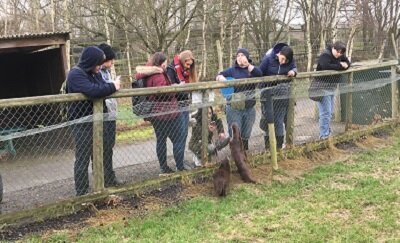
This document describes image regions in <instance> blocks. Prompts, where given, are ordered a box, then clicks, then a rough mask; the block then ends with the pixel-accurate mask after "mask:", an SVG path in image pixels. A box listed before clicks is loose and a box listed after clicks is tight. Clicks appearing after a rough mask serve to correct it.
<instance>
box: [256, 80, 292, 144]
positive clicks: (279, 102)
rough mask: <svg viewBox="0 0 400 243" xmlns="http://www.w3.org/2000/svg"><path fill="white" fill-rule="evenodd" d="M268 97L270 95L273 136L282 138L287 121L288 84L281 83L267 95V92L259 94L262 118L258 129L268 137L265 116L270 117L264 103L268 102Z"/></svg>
mask: <svg viewBox="0 0 400 243" xmlns="http://www.w3.org/2000/svg"><path fill="white" fill-rule="evenodd" d="M268 95H272V97H270V99H272V105H273V113H274V125H275V136H277V137H278V136H284V135H285V127H284V125H283V124H286V120H287V110H288V107H289V99H288V95H289V84H287V83H282V84H278V85H276V86H275V87H273V88H272V90H271V93H270V94H268V92H267V90H265V91H263V92H262V93H261V111H262V116H263V117H262V118H261V120H260V128H261V129H262V130H264V131H265V132H266V133H267V136H268V124H267V123H266V119H265V118H267V116H270V115H271V114H269V113H271V111H268V110H267V105H266V102H270V101H269V100H270V99H268V98H267V96H268Z"/></svg>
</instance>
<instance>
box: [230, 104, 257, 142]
mask: <svg viewBox="0 0 400 243" xmlns="http://www.w3.org/2000/svg"><path fill="white" fill-rule="evenodd" d="M225 111H226V120H227V122H228V130H229V136H231V137H232V128H231V126H232V124H233V123H237V124H238V126H239V129H240V135H241V137H242V139H245V140H248V139H249V138H250V136H251V130H252V129H253V125H254V121H255V120H256V109H255V108H254V107H251V108H246V109H244V110H236V109H232V107H231V106H230V105H226V108H225Z"/></svg>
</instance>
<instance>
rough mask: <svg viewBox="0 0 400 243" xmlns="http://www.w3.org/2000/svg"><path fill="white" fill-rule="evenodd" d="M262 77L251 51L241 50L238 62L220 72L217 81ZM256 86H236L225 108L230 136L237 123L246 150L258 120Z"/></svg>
mask: <svg viewBox="0 0 400 243" xmlns="http://www.w3.org/2000/svg"><path fill="white" fill-rule="evenodd" d="M261 76H262V72H261V70H260V69H259V68H258V67H256V66H254V65H253V64H252V60H251V59H250V53H249V51H248V50H247V49H245V48H239V49H238V50H237V52H236V61H235V63H234V64H233V66H232V67H230V68H227V69H225V70H224V71H222V72H220V73H219V74H218V76H217V78H216V79H217V81H225V80H226V78H227V77H232V78H234V79H244V78H253V77H261ZM256 86H257V85H256V84H246V85H241V86H235V87H234V91H233V94H232V96H231V97H229V98H228V101H229V102H228V104H227V105H226V108H225V111H226V119H227V122H228V130H229V134H230V136H232V129H231V126H232V124H233V123H237V124H238V125H239V128H240V134H241V136H242V140H243V146H244V149H245V150H248V149H249V138H250V135H251V130H252V129H253V125H254V121H255V119H256V110H255V108H254V106H255V105H256V99H255V89H256Z"/></svg>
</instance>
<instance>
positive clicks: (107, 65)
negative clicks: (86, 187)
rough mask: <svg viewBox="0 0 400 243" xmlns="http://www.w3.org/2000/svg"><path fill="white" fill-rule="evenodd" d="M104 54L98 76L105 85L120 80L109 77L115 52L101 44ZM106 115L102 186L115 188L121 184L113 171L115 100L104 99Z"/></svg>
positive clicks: (115, 123)
mask: <svg viewBox="0 0 400 243" xmlns="http://www.w3.org/2000/svg"><path fill="white" fill-rule="evenodd" d="M98 47H99V48H100V49H101V50H102V51H103V52H104V54H105V56H106V59H105V61H104V63H103V64H102V65H101V69H100V74H101V76H102V78H103V80H104V81H105V82H106V83H113V82H114V81H115V80H118V81H119V80H120V76H117V77H116V78H115V80H114V79H113V78H112V76H111V72H110V70H111V68H112V67H113V65H114V59H115V57H116V55H115V52H114V51H113V49H112V48H111V46H110V45H108V44H106V43H102V44H100V45H99V46H98ZM106 106H107V112H108V113H107V114H106V115H105V116H104V128H103V132H104V140H105V141H104V146H103V150H104V155H103V161H104V162H103V163H104V164H103V165H104V174H105V175H106V176H104V178H105V180H104V185H105V186H106V187H109V186H117V185H119V184H121V182H120V181H119V180H118V179H117V177H116V176H115V173H114V169H113V148H114V146H115V139H116V130H117V112H118V108H117V106H118V104H117V99H115V98H108V99H106Z"/></svg>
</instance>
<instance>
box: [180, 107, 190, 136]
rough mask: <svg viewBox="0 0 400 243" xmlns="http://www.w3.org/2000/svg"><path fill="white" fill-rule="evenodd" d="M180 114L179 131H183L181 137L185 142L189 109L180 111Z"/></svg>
mask: <svg viewBox="0 0 400 243" xmlns="http://www.w3.org/2000/svg"><path fill="white" fill-rule="evenodd" d="M180 115H181V116H182V130H181V132H182V133H183V134H182V137H183V139H184V141H183V142H184V143H185V144H186V140H187V136H188V133H189V111H188V110H187V111H182V112H181V114H180Z"/></svg>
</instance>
